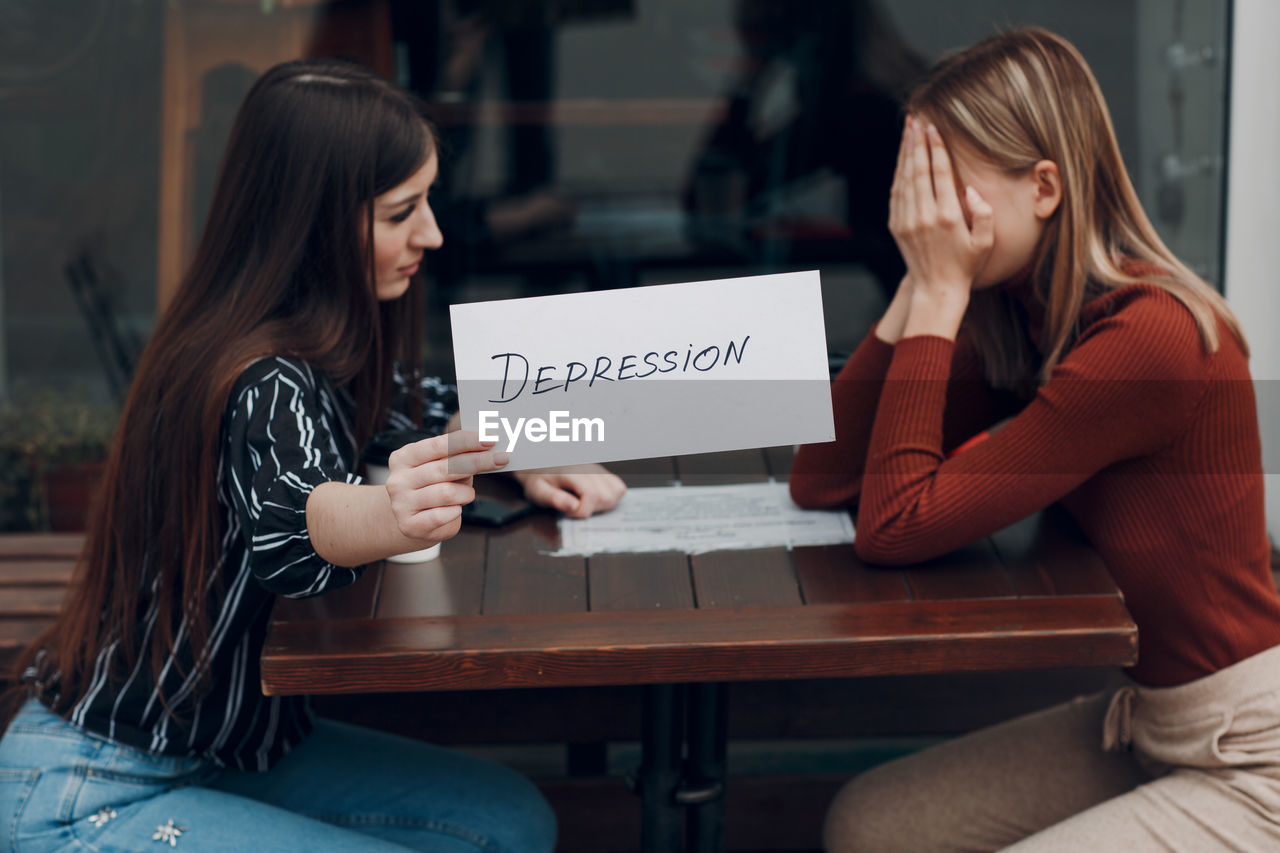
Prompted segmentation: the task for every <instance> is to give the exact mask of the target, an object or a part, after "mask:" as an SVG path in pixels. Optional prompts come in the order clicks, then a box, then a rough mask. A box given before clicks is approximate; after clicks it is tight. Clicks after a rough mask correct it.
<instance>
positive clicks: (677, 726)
mask: <svg viewBox="0 0 1280 853" xmlns="http://www.w3.org/2000/svg"><path fill="white" fill-rule="evenodd" d="M683 699H684V688H683V687H682V686H678V685H674V684H651V685H648V686H646V687H645V689H644V717H643V721H642V724H641V726H642V731H641V746H640V751H641V762H640V774H639V779H638V782H639V784H640V798H641V805H640V821H641V823H640V849H641V851H643V853H671V852H672V851H677V850H679V849H680V830H681V828H682V824H683V818H684V809H683V808H682V807H681V806H679V805H677V804H676V801H675V794H676V788H677V786H678V785H679V784H680V769H681V768H680V753H681V744H682V740H683V738H682V732H681V715H680V713H679V711H680V709H681V707H682V706H683Z"/></svg>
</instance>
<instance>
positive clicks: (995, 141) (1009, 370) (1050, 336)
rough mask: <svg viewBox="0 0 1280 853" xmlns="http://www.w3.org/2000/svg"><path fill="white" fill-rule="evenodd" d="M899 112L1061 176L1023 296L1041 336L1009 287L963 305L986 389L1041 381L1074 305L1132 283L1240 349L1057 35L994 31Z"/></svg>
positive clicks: (1020, 166)
mask: <svg viewBox="0 0 1280 853" xmlns="http://www.w3.org/2000/svg"><path fill="white" fill-rule="evenodd" d="M907 109H908V111H909V112H911V113H916V114H920V115H922V116H925V117H927V118H928V119H929V120H930V121H932V122H933V123H934V124H936V125H937V126H938V129H939V130H940V131H942V135H943V137H944V138H948V139H955V140H958V141H960V142H962V143H964V144H965V145H967V146H968V147H969V148H971V149H972V150H973V151H974V152H976V153H977V154H978V155H980V156H981V157H983V158H984V159H986V160H988V161H990V162H991V163H992V164H994V165H995V166H997V167H999V168H1002V169H1005V170H1007V171H1009V172H1011V173H1024V172H1026V170H1029V169H1031V168H1032V167H1033V166H1034V165H1035V164H1036V163H1037V162H1039V161H1041V160H1051V161H1053V162H1054V163H1056V164H1057V166H1058V172H1059V174H1060V175H1061V179H1062V201H1061V202H1060V204H1059V207H1058V209H1057V210H1056V211H1055V212H1054V214H1053V216H1052V217H1051V218H1050V219H1049V220H1048V222H1047V223H1046V228H1045V231H1044V234H1043V236H1042V238H1041V241H1040V245H1039V246H1038V247H1037V250H1036V255H1035V258H1034V260H1033V262H1032V267H1031V282H1030V284H1031V287H1032V290H1033V295H1034V298H1035V299H1036V300H1037V301H1038V302H1039V303H1040V304H1041V305H1042V306H1043V307H1044V327H1043V331H1042V333H1041V336H1040V340H1039V341H1034V342H1033V341H1031V340H1030V339H1029V337H1028V334H1027V330H1026V323H1025V319H1023V318H1021V317H1020V314H1019V312H1020V311H1021V308H1020V306H1019V305H1018V304H1017V302H1016V301H1015V300H1014V299H1013V298H1012V297H1011V296H1010V295H1009V294H1008V293H1006V292H1004V291H1002V290H1001V289H999V288H992V289H989V290H985V291H975V292H974V294H973V299H972V300H971V307H970V310H969V314H968V316H967V317H966V323H967V324H968V325H969V327H970V330H971V332H972V333H973V336H974V339H975V343H976V345H977V346H978V348H979V350H980V352H981V353H982V355H983V357H984V359H985V361H986V370H987V376H988V379H990V380H991V381H992V382H993V383H994V384H996V385H997V386H1000V387H1008V388H1018V387H1022V388H1024V389H1025V387H1026V386H1027V384H1028V383H1029V384H1030V386H1031V387H1034V386H1035V385H1036V384H1038V383H1043V382H1046V381H1048V378H1049V376H1050V374H1051V372H1052V371H1053V368H1054V366H1055V365H1056V364H1057V363H1058V362H1059V360H1060V359H1061V358H1062V356H1063V355H1064V354H1065V353H1066V352H1067V350H1069V349H1070V348H1071V346H1072V344H1073V343H1074V342H1075V338H1076V335H1077V332H1078V330H1077V322H1078V320H1079V316H1080V309H1081V306H1082V305H1084V303H1085V302H1086V301H1088V300H1089V299H1092V298H1094V297H1096V296H1098V295H1100V294H1102V293H1104V292H1106V291H1108V290H1111V289H1114V288H1117V287H1122V286H1125V285H1130V284H1136V283H1138V282H1149V283H1151V284H1153V285H1156V286H1158V287H1161V288H1163V289H1164V290H1166V291H1168V292H1169V294H1170V295H1172V296H1173V297H1174V298H1176V299H1177V300H1178V301H1179V302H1181V303H1182V304H1183V305H1184V306H1186V308H1187V310H1188V311H1190V312H1191V314H1192V316H1193V317H1194V318H1195V321H1196V325H1197V326H1198V327H1199V330H1200V336H1201V339H1202V340H1203V343H1204V346H1205V348H1206V349H1207V350H1208V351H1209V352H1215V351H1216V350H1217V348H1218V325H1217V323H1218V319H1219V318H1221V320H1222V321H1223V322H1224V323H1225V324H1226V326H1227V328H1228V329H1230V331H1231V332H1232V334H1234V335H1235V337H1236V338H1237V339H1238V340H1239V341H1240V343H1241V345H1242V346H1245V342H1244V335H1243V333H1242V332H1241V330H1240V326H1239V324H1238V323H1237V322H1236V319H1235V317H1234V316H1233V315H1232V313H1231V309H1230V308H1228V307H1227V303H1226V301H1225V300H1224V299H1223V298H1222V296H1221V295H1220V294H1219V293H1218V292H1217V291H1216V290H1214V289H1213V287H1211V286H1210V285H1209V284H1207V283H1206V282H1205V281H1204V280H1203V279H1201V278H1200V277H1199V276H1197V275H1196V274H1195V273H1194V272H1192V271H1191V270H1190V269H1189V268H1188V267H1187V266H1186V264H1184V263H1182V262H1181V261H1179V260H1178V259H1177V257H1175V256H1174V254H1173V252H1171V251H1169V248H1168V247H1167V246H1165V244H1164V242H1163V241H1162V240H1161V239H1160V237H1159V235H1158V234H1156V230H1155V228H1154V227H1153V226H1152V225H1151V221H1150V220H1149V219H1148V218H1147V215H1146V213H1145V212H1144V211H1143V209H1142V205H1141V203H1140V202H1139V201H1138V195H1137V193H1136V192H1135V191H1134V189H1133V184H1132V183H1131V182H1130V180H1129V176H1128V174H1127V173H1126V172H1125V168H1124V162H1123V160H1122V159H1121V156H1120V147H1119V145H1118V144H1117V143H1116V135H1115V130H1114V129H1113V127H1112V125H1111V116H1110V114H1109V113H1108V112H1107V106H1106V102H1105V101H1104V99H1103V97H1102V91H1101V89H1099V88H1098V82H1097V80H1095V79H1094V76H1093V73H1092V72H1091V71H1090V70H1089V66H1088V65H1087V64H1086V63H1085V61H1084V57H1082V56H1081V55H1080V52H1079V51H1078V50H1076V49H1075V47H1074V46H1072V45H1071V44H1070V43H1069V42H1068V41H1067V40H1066V39H1063V38H1062V37H1060V36H1057V35H1054V34H1053V33H1051V32H1048V31H1047V30H1043V29H1040V28H1038V27H1024V28H1019V29H1015V30H1011V31H1008V32H1004V33H1001V34H999V35H995V36H992V37H991V38H988V39H986V40H985V41H982V42H980V43H978V44H976V45H974V46H973V47H971V48H969V49H967V50H965V51H963V52H961V53H958V54H955V55H953V56H951V57H948V58H946V59H944V60H942V61H941V62H940V63H939V64H938V65H936V66H935V67H934V68H933V69H931V70H930V72H929V74H928V75H927V76H926V77H925V79H924V80H923V81H922V82H921V83H920V85H919V86H918V87H917V88H916V89H915V91H914V92H913V93H912V94H911V96H910V98H909V100H908V103H907ZM1135 262H1136V266H1134V264H1135ZM1126 267H1128V269H1129V270H1130V271H1129V272H1126V269H1125V268H1126ZM1134 272H1137V273H1138V274H1137V275H1135V274H1133V273H1134ZM1037 345H1038V348H1039V353H1043V357H1041V356H1040V354H1039V353H1037V352H1036V346H1037ZM1037 361H1039V364H1038V365H1037V363H1036V362H1037ZM1033 377H1034V378H1033Z"/></svg>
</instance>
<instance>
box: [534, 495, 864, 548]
mask: <svg viewBox="0 0 1280 853" xmlns="http://www.w3.org/2000/svg"><path fill="white" fill-rule="evenodd" d="M560 541H561V546H560V550H559V551H556V552H555V553H556V555H557V556H564V557H568V556H588V557H589V556H591V555H592V554H603V553H625V552H640V551H684V552H686V553H689V554H701V553H704V552H706V551H719V550H726V549H741V548H774V547H790V546H796V545H836V544H840V543H843V542H852V541H853V520H852V519H851V518H850V517H849V513H848V512H847V511H844V510H809V509H801V508H800V507H798V506H796V505H795V504H794V503H793V502H792V500H791V496H790V495H789V494H788V492H787V484H786V483H745V484H738V485H731V486H665V487H660V488H642V489H629V490H628V491H627V493H626V495H624V496H623V498H622V501H621V502H619V504H618V506H617V508H616V509H614V510H613V511H612V512H608V513H605V514H604V515H597V516H593V517H591V518H584V519H577V518H563V519H561V520H560Z"/></svg>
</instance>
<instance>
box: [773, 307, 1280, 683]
mask: <svg viewBox="0 0 1280 853" xmlns="http://www.w3.org/2000/svg"><path fill="white" fill-rule="evenodd" d="M1080 329H1081V332H1080V335H1079V338H1078V339H1077V341H1076V343H1075V345H1074V346H1073V347H1072V348H1071V350H1070V351H1069V352H1068V353H1067V354H1066V356H1065V357H1064V358H1063V359H1062V361H1061V362H1060V363H1059V364H1058V366H1057V367H1056V368H1055V369H1054V371H1053V374H1052V376H1051V378H1050V381H1049V382H1048V383H1046V384H1045V385H1043V386H1042V387H1041V388H1040V389H1039V391H1038V393H1037V394H1036V396H1035V397H1034V398H1033V399H1032V400H1031V402H1030V403H1023V402H1021V401H1017V400H1015V399H1014V398H1012V396H1011V395H1007V394H1001V393H998V392H993V391H992V389H991V388H990V387H989V386H988V385H987V383H986V382H985V381H984V380H983V370H982V364H981V362H980V360H979V358H978V356H977V353H976V351H975V350H974V348H973V347H972V346H970V345H968V344H967V343H966V340H965V338H964V336H963V335H962V336H961V337H960V339H959V340H958V341H957V342H955V343H953V342H951V341H948V340H946V339H944V338H938V337H932V336H921V337H914V338H906V339H903V340H901V341H899V342H898V344H897V345H896V346H890V345H888V344H885V343H884V342H882V341H880V340H879V339H877V338H876V337H875V335H874V332H873V333H872V334H869V335H868V336H867V338H866V340H864V341H863V342H862V344H861V345H860V346H859V348H858V350H857V352H855V353H854V355H853V356H852V358H850V360H849V363H848V364H846V365H845V368H844V370H842V371H841V373H840V375H839V376H838V377H837V378H836V380H835V382H833V383H832V398H833V403H834V409H835V420H836V441H834V442H829V443H826V444H813V445H806V446H805V447H803V448H801V450H800V452H799V454H798V455H797V456H796V460H795V464H794V466H793V468H792V473H791V495H792V497H793V498H794V499H795V501H796V503H798V504H800V505H801V506H805V507H836V506H848V507H856V509H857V525H856V530H857V535H856V537H855V541H854V546H855V548H856V549H857V552H858V554H859V555H860V556H861V557H862V558H863V559H865V560H867V561H868V562H874V563H891V564H898V563H912V562H917V561H920V560H924V559H928V558H930V557H934V556H937V555H939V554H942V553H945V552H947V551H950V550H952V549H954V548H957V547H959V546H961V545H964V544H965V543H968V542H971V541H973V540H975V539H978V538H981V537H983V536H986V535H988V534H990V533H992V532H994V531H996V530H999V529H1000V528H1002V527H1005V526H1007V525H1009V524H1012V523H1013V522H1015V521H1017V520H1018V519H1021V518H1024V517H1025V516H1027V515H1030V514H1031V513H1034V512H1036V511H1037V510H1040V509H1043V508H1044V507H1046V506H1048V505H1049V504H1051V503H1054V502H1055V501H1056V502H1059V503H1061V505H1062V506H1064V507H1065V508H1066V509H1067V511H1068V512H1070V513H1071V514H1072V515H1073V516H1074V517H1075V519H1076V520H1077V521H1078V522H1079V524H1080V527H1081V528H1082V529H1083V531H1084V533H1085V535H1086V536H1088V537H1089V540H1090V541H1091V542H1092V543H1093V544H1094V546H1095V547H1096V548H1097V549H1098V551H1099V552H1100V553H1101V555H1102V557H1103V559H1104V560H1105V561H1106V564H1107V566H1108V568H1109V569H1110V571H1111V574H1112V576H1113V577H1114V578H1115V580H1116V583H1117V584H1118V585H1119V586H1120V588H1121V589H1122V590H1123V591H1124V594H1125V602H1126V604H1127V605H1128V607H1129V611H1130V612H1131V613H1132V614H1133V618H1134V621H1135V622H1136V623H1137V624H1138V637H1139V646H1140V653H1139V661H1138V663H1137V665H1136V666H1135V667H1133V669H1132V670H1131V675H1133V677H1134V678H1135V679H1136V680H1137V681H1138V682H1140V683H1143V684H1147V685H1151V686H1167V685H1174V684H1181V683H1184V682H1187V681H1190V680H1192V679H1195V678H1198V677H1200V676H1203V675H1207V674H1208V673H1211V672H1214V671H1216V670H1218V669H1221V668H1223V667H1225V666H1228V665H1230V664H1232V663H1235V662H1236V661H1238V660H1241V659H1243V658H1246V657H1248V656H1250V655H1253V654H1255V653H1257V652H1259V651H1262V650H1264V649H1268V648H1270V647H1272V646H1274V645H1277V644H1280V596H1278V595H1277V592H1276V588H1275V584H1274V582H1273V580H1272V577H1271V572H1270V566H1269V563H1270V555H1269V550H1270V546H1269V544H1268V541H1267V534H1266V528H1265V519H1264V508H1263V476H1262V451H1261V442H1260V440H1259V435H1258V418H1257V411H1256V406H1255V402H1254V393H1253V384H1252V382H1251V380H1250V377H1249V368H1248V361H1247V359H1246V357H1245V355H1244V353H1243V351H1242V350H1241V348H1240V346H1239V343H1238V342H1237V341H1236V339H1235V337H1234V336H1233V335H1232V334H1231V333H1230V331H1228V330H1227V329H1226V327H1225V326H1221V325H1220V345H1219V348H1218V351H1217V352H1216V353H1209V352H1207V350H1206V349H1205V347H1204V345H1203V344H1202V343H1201V338H1200V333H1199V331H1198V329H1197V327H1196V325H1195V321H1194V320H1193V319H1192V317H1191V314H1190V313H1189V312H1188V311H1187V310H1186V309H1185V308H1183V307H1182V305H1181V304H1180V303H1178V302H1177V300H1175V299H1174V298H1173V297H1172V296H1170V295H1169V294H1167V293H1166V292H1165V291H1163V290H1160V289H1159V288H1156V287H1154V286H1150V285H1134V286H1131V287H1125V288H1121V289H1119V290H1116V291H1112V292H1111V293H1108V294H1106V295H1104V296H1102V297H1099V298H1097V299H1095V300H1093V301H1091V302H1089V303H1088V304H1087V305H1086V306H1085V307H1084V310H1083V312H1082V315H1081V318H1080ZM1010 416H1011V419H1010V420H1009V421H1008V422H1007V423H1006V424H1005V425H1004V426H1003V428H1001V429H1000V430H998V431H996V432H994V433H993V434H992V435H991V437H990V438H988V439H987V440H985V441H981V442H980V443H977V444H975V445H973V446H972V447H971V448H970V449H966V450H964V451H963V452H960V453H958V454H956V455H954V456H953V457H951V458H947V452H948V451H949V450H952V449H954V448H956V447H957V446H959V445H961V444H962V443H964V442H965V441H966V440H967V439H969V438H970V437H972V436H973V435H975V434H976V433H978V432H980V431H982V430H984V429H986V428H987V427H989V426H991V425H993V424H995V423H996V422H997V421H999V420H1002V419H1003V418H1005V417H1010Z"/></svg>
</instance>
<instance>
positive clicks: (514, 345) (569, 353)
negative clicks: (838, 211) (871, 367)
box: [450, 271, 835, 471]
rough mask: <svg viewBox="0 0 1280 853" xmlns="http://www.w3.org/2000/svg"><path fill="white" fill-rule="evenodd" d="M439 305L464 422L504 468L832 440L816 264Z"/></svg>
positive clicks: (828, 386) (828, 383) (829, 392)
mask: <svg viewBox="0 0 1280 853" xmlns="http://www.w3.org/2000/svg"><path fill="white" fill-rule="evenodd" d="M450 312H451V317H452V324H453V351H454V361H455V366H456V368H457V376H458V394H459V402H460V405H461V412H462V425H463V427H464V428H465V429H472V430H480V431H481V433H482V434H487V435H488V436H490V437H494V438H496V439H497V440H498V445H499V446H500V447H502V448H503V449H504V450H508V451H509V452H510V453H511V462H510V464H509V465H508V466H507V469H506V470H510V471H515V470H519V469H521V468H539V467H543V466H548V465H568V464H575V463H581V462H608V461H612V460H618V459H644V458H648V457H653V456H674V455H680V454H686V453H705V452H709V451H716V450H740V449H745V448H756V447H773V446H776V445H782V444H804V443H809V442H822V441H832V440H834V439H835V427H834V423H833V420H832V415H831V386H830V381H829V373H828V366H827V343H826V335H825V332H824V327H823V322H822V291H821V287H820V283H819V279H818V273H817V272H816V271H810V272H800V273H781V274H777V275H762V276H751V277H747V278H731V279H720V280H716V281H704V282H693V283H687V284H664V285H654V286H651V287H636V288H630V289H625V290H609V291H602V292H595V293H572V294H564V295H560V296H538V297H531V298H527V299H507V300H502V301H498V302H473V303H467V304H463V305H454V306H452V307H451V308H450Z"/></svg>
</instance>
